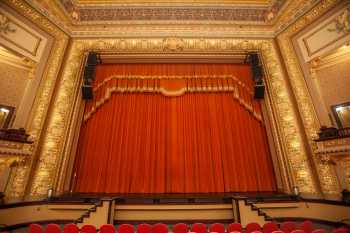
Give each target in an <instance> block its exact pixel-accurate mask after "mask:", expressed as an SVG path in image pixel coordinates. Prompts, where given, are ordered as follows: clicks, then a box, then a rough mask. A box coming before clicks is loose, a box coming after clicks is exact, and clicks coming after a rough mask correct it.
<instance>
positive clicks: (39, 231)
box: [28, 223, 44, 233]
mask: <svg viewBox="0 0 350 233" xmlns="http://www.w3.org/2000/svg"><path fill="white" fill-rule="evenodd" d="M43 232H44V228H43V227H42V226H41V225H39V224H35V223H33V224H30V225H29V230H28V233H43Z"/></svg>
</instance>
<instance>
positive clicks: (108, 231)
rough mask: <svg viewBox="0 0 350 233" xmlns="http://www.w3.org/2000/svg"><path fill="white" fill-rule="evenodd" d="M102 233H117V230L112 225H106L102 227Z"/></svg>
mask: <svg viewBox="0 0 350 233" xmlns="http://www.w3.org/2000/svg"><path fill="white" fill-rule="evenodd" d="M100 233H115V228H114V226H113V225H112V224H104V225H102V226H101V227H100Z"/></svg>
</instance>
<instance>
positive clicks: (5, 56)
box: [0, 46, 36, 78]
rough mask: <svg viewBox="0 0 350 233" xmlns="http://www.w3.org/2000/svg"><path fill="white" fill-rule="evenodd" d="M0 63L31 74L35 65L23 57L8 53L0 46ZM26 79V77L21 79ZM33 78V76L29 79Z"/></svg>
mask: <svg viewBox="0 0 350 233" xmlns="http://www.w3.org/2000/svg"><path fill="white" fill-rule="evenodd" d="M0 62H2V63H6V64H8V65H11V66H14V67H16V68H20V69H23V70H27V71H30V72H31V73H33V72H34V71H35V65H36V63H35V62H34V61H32V60H30V59H28V58H25V57H23V56H18V55H14V54H13V53H12V52H10V51H8V50H7V49H5V48H4V47H1V46H0ZM23 78H28V77H23ZM29 78H33V74H32V75H31V76H30V77H29Z"/></svg>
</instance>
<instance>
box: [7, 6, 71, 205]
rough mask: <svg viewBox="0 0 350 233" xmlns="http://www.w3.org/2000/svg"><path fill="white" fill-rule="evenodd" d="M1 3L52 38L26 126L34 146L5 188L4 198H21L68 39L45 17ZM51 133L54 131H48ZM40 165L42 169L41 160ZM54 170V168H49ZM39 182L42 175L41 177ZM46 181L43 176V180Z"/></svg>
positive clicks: (32, 167)
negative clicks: (50, 48) (50, 47)
mask: <svg viewBox="0 0 350 233" xmlns="http://www.w3.org/2000/svg"><path fill="white" fill-rule="evenodd" d="M1 4H6V5H8V6H9V7H11V8H12V9H14V10H16V11H17V12H18V13H20V14H21V15H23V16H24V17H26V18H27V19H28V20H30V21H31V22H33V23H34V24H35V25H37V26H38V27H39V28H40V29H42V30H43V31H45V32H47V33H48V34H50V35H51V36H52V37H53V38H54V41H53V45H52V50H51V51H50V55H49V57H48V59H47V61H46V65H45V69H44V73H43V77H42V80H43V81H42V82H41V83H40V86H39V88H38V92H37V94H36V98H35V101H34V104H33V107H32V111H31V116H30V119H29V120H28V124H27V126H26V130H27V132H28V133H29V134H30V135H31V138H32V140H33V141H34V143H33V144H32V145H31V146H30V147H29V148H28V150H29V151H30V155H29V156H27V157H28V158H27V159H26V161H25V162H24V163H20V164H19V165H18V166H17V167H16V172H13V173H11V177H10V181H9V183H8V186H7V190H6V196H7V197H9V198H15V199H18V198H23V197H24V196H25V193H26V189H28V186H29V185H30V183H31V178H30V177H31V173H32V172H33V171H34V170H35V169H36V167H37V166H38V164H37V155H38V154H40V146H41V141H40V138H41V137H45V135H43V132H46V131H45V130H43V129H44V123H45V119H46V118H47V113H48V110H49V106H50V105H49V104H50V100H51V97H52V96H53V90H54V87H55V84H56V79H57V74H58V71H59V69H60V66H61V62H62V60H63V55H64V51H65V49H66V47H67V44H68V36H67V35H66V34H65V33H63V32H62V31H61V30H60V29H59V28H58V27H57V26H55V25H54V24H52V23H51V22H50V21H49V20H48V19H47V18H46V17H44V16H43V15H42V14H40V13H39V12H37V11H36V10H34V9H33V8H32V7H31V6H29V5H28V4H27V2H26V1H21V0H4V1H2V2H1ZM50 133H54V132H52V131H51V132H50ZM43 162H44V163H41V164H40V166H46V165H45V161H43ZM51 169H53V170H54V169H55V167H51ZM41 177H42V178H43V179H45V178H44V177H46V176H45V174H42V176H41ZM46 179H47V177H46Z"/></svg>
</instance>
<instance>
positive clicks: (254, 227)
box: [245, 222, 261, 233]
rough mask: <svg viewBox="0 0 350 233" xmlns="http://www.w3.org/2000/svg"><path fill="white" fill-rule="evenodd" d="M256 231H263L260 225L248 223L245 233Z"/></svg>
mask: <svg viewBox="0 0 350 233" xmlns="http://www.w3.org/2000/svg"><path fill="white" fill-rule="evenodd" d="M254 231H261V227H260V225H259V224H258V223H256V222H251V223H248V224H247V226H246V227H245V232H246V233H252V232H254Z"/></svg>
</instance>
